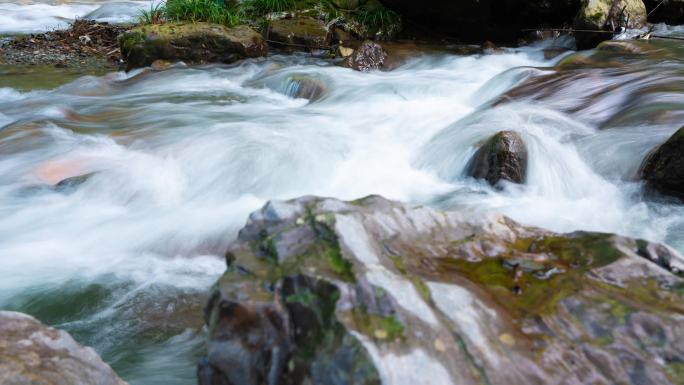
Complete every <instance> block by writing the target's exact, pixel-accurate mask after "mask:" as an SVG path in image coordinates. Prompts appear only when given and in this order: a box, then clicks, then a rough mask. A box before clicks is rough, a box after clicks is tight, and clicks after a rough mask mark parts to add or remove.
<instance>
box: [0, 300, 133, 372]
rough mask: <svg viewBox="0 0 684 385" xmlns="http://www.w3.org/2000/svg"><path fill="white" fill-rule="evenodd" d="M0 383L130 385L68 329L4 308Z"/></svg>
mask: <svg viewBox="0 0 684 385" xmlns="http://www.w3.org/2000/svg"><path fill="white" fill-rule="evenodd" d="M0 384H6V385H52V384H54V385H126V383H125V382H124V381H123V380H121V379H120V378H119V377H118V376H117V375H116V373H114V371H113V370H112V368H110V367H109V365H107V364H106V363H104V362H103V361H102V359H100V357H99V356H98V355H97V353H95V351H94V350H93V349H91V348H87V347H83V346H81V345H79V344H78V343H77V342H76V341H74V339H73V338H71V336H70V335H69V334H68V333H67V332H65V331H63V330H58V329H54V328H51V327H47V326H45V325H43V324H41V323H40V322H39V321H37V320H36V319H35V318H33V317H31V316H29V315H26V314H22V313H16V312H10V311H0Z"/></svg>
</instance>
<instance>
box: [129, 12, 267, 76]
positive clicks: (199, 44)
mask: <svg viewBox="0 0 684 385" xmlns="http://www.w3.org/2000/svg"><path fill="white" fill-rule="evenodd" d="M119 45H120V49H121V54H122V57H123V59H124V60H125V61H126V68H127V69H128V70H131V69H133V68H138V67H145V66H148V65H151V64H152V63H153V62H155V61H156V60H168V61H184V62H186V63H212V62H215V63H232V62H235V61H237V60H241V59H245V58H250V57H259V56H266V55H267V54H268V46H267V45H266V42H265V41H264V39H263V37H261V35H260V34H259V33H258V32H256V31H255V30H253V29H251V28H250V27H247V26H244V25H243V26H238V27H234V28H228V27H225V26H223V25H218V24H210V23H166V24H161V25H160V24H154V25H145V26H140V27H137V28H133V29H131V30H130V31H128V32H126V33H124V34H123V35H121V37H120V38H119Z"/></svg>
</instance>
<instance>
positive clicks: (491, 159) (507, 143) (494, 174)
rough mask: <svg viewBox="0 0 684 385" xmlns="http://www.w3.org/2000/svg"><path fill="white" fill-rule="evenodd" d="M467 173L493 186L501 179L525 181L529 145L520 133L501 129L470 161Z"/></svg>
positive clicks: (519, 182) (521, 182) (514, 181)
mask: <svg viewBox="0 0 684 385" xmlns="http://www.w3.org/2000/svg"><path fill="white" fill-rule="evenodd" d="M466 174H467V175H469V176H472V177H473V178H476V179H484V180H486V181H487V182H488V183H489V184H491V185H492V186H496V185H498V184H499V182H501V181H509V182H513V183H518V184H523V183H525V179H526V176H527V147H526V146H525V142H524V141H523V139H522V137H521V136H520V134H518V133H517V132H515V131H501V132H499V133H497V134H496V135H494V136H492V137H491V138H489V140H487V142H485V144H483V145H482V147H480V149H478V150H477V152H476V153H475V155H473V157H472V159H471V160H470V162H468V165H467V166H466Z"/></svg>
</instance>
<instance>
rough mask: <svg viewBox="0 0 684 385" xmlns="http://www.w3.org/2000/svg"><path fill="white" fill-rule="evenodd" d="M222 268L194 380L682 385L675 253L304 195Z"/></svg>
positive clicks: (683, 353) (255, 223)
mask: <svg viewBox="0 0 684 385" xmlns="http://www.w3.org/2000/svg"><path fill="white" fill-rule="evenodd" d="M226 260H227V262H228V268H227V270H226V272H225V274H224V275H223V276H222V277H221V278H220V279H219V281H218V283H217V284H216V285H215V287H214V289H213V294H212V295H211V299H210V301H209V303H208V304H207V307H206V309H205V320H206V322H207V326H208V330H209V342H208V355H207V357H206V358H205V359H203V360H202V361H201V362H200V364H199V370H198V375H199V383H200V384H238V383H239V384H262V383H267V384H330V383H335V384H377V383H387V384H407V385H408V384H416V383H424V380H425V378H426V377H425V376H426V373H429V376H430V383H439V384H481V383H490V384H548V383H559V384H586V383H625V384H643V383H659V384H678V383H681V381H680V380H681V377H680V376H679V374H680V373H681V370H682V367H683V366H684V342H682V341H684V339H683V337H684V323H683V322H682V321H684V302H683V301H682V295H683V294H682V290H683V288H684V280H683V279H682V277H681V271H682V267H683V264H682V257H681V256H679V255H678V254H677V253H676V252H674V251H672V250H671V249H669V248H667V247H666V246H662V245H658V244H653V243H649V242H646V241H641V240H635V239H631V238H626V237H621V236H616V235H611V234H602V233H586V232H577V233H571V234H556V233H551V232H548V231H544V230H541V229H538V228H533V227H527V226H523V225H520V224H518V223H516V222H514V221H512V220H510V219H508V218H505V217H502V216H497V215H493V214H487V213H482V214H481V215H473V213H470V212H460V211H448V212H440V211H437V210H433V209H429V208H425V207H415V206H411V205H407V204H402V203H397V202H393V201H389V200H386V199H384V198H381V197H377V196H371V197H368V198H365V199H362V200H358V201H353V202H343V201H339V200H335V199H323V198H316V197H304V198H299V199H296V200H292V201H287V202H280V201H274V202H270V203H268V204H267V205H266V206H264V208H262V209H261V210H259V211H257V212H255V213H253V214H252V215H251V216H250V218H249V221H248V223H247V225H246V226H245V227H244V228H243V229H242V230H241V231H240V234H239V236H238V240H237V241H236V242H235V243H234V244H233V245H232V246H231V247H230V249H229V251H228V253H227V255H226ZM606 368H610V370H607V369H606Z"/></svg>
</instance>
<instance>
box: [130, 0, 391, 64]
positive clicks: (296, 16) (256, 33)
mask: <svg viewBox="0 0 684 385" xmlns="http://www.w3.org/2000/svg"><path fill="white" fill-rule="evenodd" d="M401 29H402V22H401V17H399V16H398V15H397V14H396V13H395V12H393V11H391V10H388V9H386V8H385V7H384V6H383V5H382V4H381V3H380V2H378V1H377V0H363V1H339V0H338V1H333V0H302V1H299V0H297V1H294V0H243V1H218V0H167V1H166V2H165V3H161V4H160V5H159V6H156V7H154V6H153V7H152V8H151V9H150V10H148V11H145V12H143V14H142V15H141V17H140V18H139V25H138V26H137V27H135V28H133V29H131V30H129V31H127V32H126V33H124V34H122V35H121V36H120V38H119V45H120V51H121V54H122V58H123V60H124V61H125V62H126V67H127V69H129V70H130V69H133V68H138V67H143V66H148V65H150V64H151V63H153V62H155V61H157V60H161V61H184V62H186V63H188V64H203V63H210V62H218V63H232V62H234V61H236V60H240V59H245V58H250V57H260V56H266V55H267V54H268V47H269V46H270V47H271V48H273V49H275V50H278V51H286V52H293V51H303V52H308V53H314V54H316V55H319V56H326V57H336V56H341V57H346V56H349V55H350V54H351V52H353V49H354V48H355V47H356V46H359V45H360V44H361V42H362V41H363V40H364V39H374V40H386V39H392V38H394V37H395V36H396V34H397V33H398V32H400V31H401Z"/></svg>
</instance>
